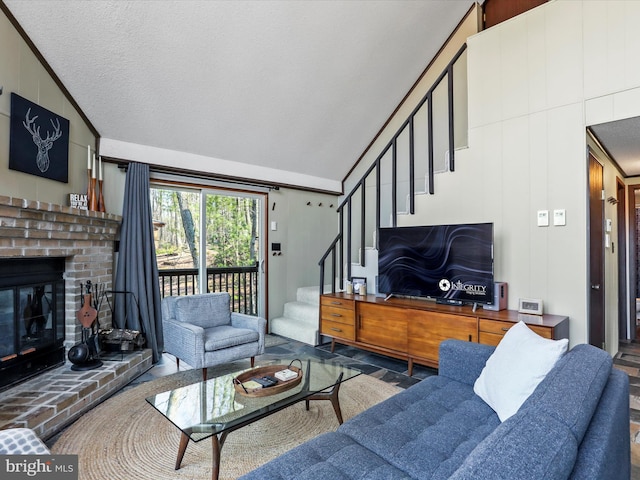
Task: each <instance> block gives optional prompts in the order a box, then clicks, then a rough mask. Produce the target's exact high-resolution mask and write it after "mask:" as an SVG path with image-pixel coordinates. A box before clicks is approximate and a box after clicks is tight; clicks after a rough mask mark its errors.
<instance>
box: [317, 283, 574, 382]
mask: <svg viewBox="0 0 640 480" xmlns="http://www.w3.org/2000/svg"><path fill="white" fill-rule="evenodd" d="M520 320H523V321H524V322H525V323H526V324H527V325H528V326H529V328H531V329H532V330H533V331H534V332H536V333H538V334H539V335H541V336H543V337H545V338H552V339H556V340H557V339H560V338H569V317H565V316H562V315H526V314H522V313H518V312H517V311H515V310H501V311H498V312H494V311H491V310H484V309H483V308H482V307H478V308H477V309H476V311H475V312H474V311H473V308H472V307H471V306H470V305H469V306H467V305H465V306H461V307H459V306H451V305H440V304H437V303H435V302H432V301H427V300H420V299H410V298H390V299H388V300H385V299H384V298H381V297H377V296H375V295H366V296H365V295H350V294H346V293H333V294H324V295H321V296H320V333H321V334H322V335H326V336H328V337H331V351H332V352H333V350H334V347H335V342H339V343H343V344H346V345H353V346H355V347H358V348H362V349H364V350H369V351H372V352H376V353H380V354H382V355H388V356H390V357H394V358H399V359H402V360H407V362H408V370H409V375H411V374H412V373H413V364H414V362H415V363H419V364H421V365H427V366H429V367H434V368H438V348H439V346H440V342H442V341H443V340H446V339H448V338H455V339H458V340H466V341H469V342H479V343H484V344H487V345H497V344H498V342H499V341H500V339H501V338H502V337H503V335H504V334H505V332H506V331H507V330H509V328H510V327H512V326H513V325H514V324H515V323H517V322H519V321H520Z"/></svg>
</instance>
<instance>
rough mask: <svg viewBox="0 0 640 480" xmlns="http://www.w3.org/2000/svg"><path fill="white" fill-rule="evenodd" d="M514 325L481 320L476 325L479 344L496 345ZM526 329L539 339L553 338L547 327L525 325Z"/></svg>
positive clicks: (550, 330)
mask: <svg viewBox="0 0 640 480" xmlns="http://www.w3.org/2000/svg"><path fill="white" fill-rule="evenodd" d="M514 325H515V323H512V322H501V321H499V320H486V319H482V318H481V319H480V323H479V324H478V330H479V342H480V343H484V344H486V345H497V344H498V342H500V340H502V337H504V334H505V333H507V332H508V331H509V329H510V328H511V327H513V326H514ZM527 327H529V328H530V329H531V330H533V331H534V332H536V333H537V334H538V335H540V336H541V337H544V338H553V330H552V329H551V328H549V327H541V326H539V325H530V324H527Z"/></svg>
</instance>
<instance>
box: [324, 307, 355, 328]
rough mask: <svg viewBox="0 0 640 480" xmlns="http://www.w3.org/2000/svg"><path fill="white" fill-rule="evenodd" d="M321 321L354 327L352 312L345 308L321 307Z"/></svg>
mask: <svg viewBox="0 0 640 480" xmlns="http://www.w3.org/2000/svg"><path fill="white" fill-rule="evenodd" d="M321 308H322V320H323V321H324V320H328V321H330V322H336V323H343V324H345V325H351V326H352V327H353V326H354V325H355V321H354V318H355V317H354V314H353V310H348V309H346V308H338V307H329V306H326V305H323V306H322V307H321Z"/></svg>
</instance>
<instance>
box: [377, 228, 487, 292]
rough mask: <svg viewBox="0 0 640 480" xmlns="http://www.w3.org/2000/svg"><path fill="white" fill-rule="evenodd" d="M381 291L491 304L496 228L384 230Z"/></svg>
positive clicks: (381, 237) (380, 256)
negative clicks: (494, 234)
mask: <svg viewBox="0 0 640 480" xmlns="http://www.w3.org/2000/svg"><path fill="white" fill-rule="evenodd" d="M378 291H379V292H380V293H385V294H393V295H403V296H419V297H429V298H435V299H444V300H448V301H460V302H464V303H483V304H490V303H493V224H492V223H472V224H458V225H434V226H420V227H396V228H380V230H379V236H378Z"/></svg>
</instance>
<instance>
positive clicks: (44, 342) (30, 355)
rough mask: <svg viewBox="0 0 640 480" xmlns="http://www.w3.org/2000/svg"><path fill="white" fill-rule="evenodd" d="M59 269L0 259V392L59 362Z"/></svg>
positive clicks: (40, 261) (55, 261)
mask: <svg viewBox="0 0 640 480" xmlns="http://www.w3.org/2000/svg"><path fill="white" fill-rule="evenodd" d="M64 265H65V259H64V258H57V257H53V258H51V257H39V258H19V259H13V258H9V259H3V260H0V390H2V389H4V388H8V387H10V386H12V385H15V384H17V383H19V382H22V381H24V380H26V379H28V378H31V377H33V376H34V375H36V374H38V373H40V372H42V371H44V370H47V369H49V368H53V367H56V366H58V365H61V364H63V363H64V354H65V348H64V336H65V322H64V316H65V292H64V278H63V275H64Z"/></svg>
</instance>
